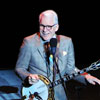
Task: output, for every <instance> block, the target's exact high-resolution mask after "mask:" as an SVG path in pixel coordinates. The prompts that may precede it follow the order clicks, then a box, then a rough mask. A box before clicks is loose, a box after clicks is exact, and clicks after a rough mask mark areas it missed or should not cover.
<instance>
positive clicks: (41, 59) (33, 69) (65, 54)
mask: <svg viewBox="0 0 100 100" xmlns="http://www.w3.org/2000/svg"><path fill="white" fill-rule="evenodd" d="M57 36H58V35H57ZM58 37H59V44H60V45H59V50H58V67H59V70H60V73H61V75H62V76H63V75H64V74H65V73H67V74H72V73H74V72H76V71H77V68H76V67H75V59H74V49H73V43H72V40H71V38H70V37H67V36H63V35H59V36H58ZM15 70H16V72H17V73H18V74H19V76H20V77H21V78H22V80H24V79H25V78H26V77H27V76H28V75H29V74H30V73H33V74H42V75H44V76H47V66H46V60H45V50H44V46H43V40H42V39H41V38H40V35H39V34H37V33H35V34H33V35H31V36H28V37H25V38H24V40H23V43H22V45H21V48H20V53H19V56H18V60H17V63H16V67H15ZM51 78H52V75H51V76H50V79H51ZM58 78H59V76H58V75H57V79H58ZM76 80H79V81H80V82H83V83H85V79H84V77H83V76H80V77H77V78H76ZM58 88H59V89H60V90H59V91H58ZM55 91H56V92H55V98H56V100H67V98H66V97H65V96H63V95H65V93H63V92H62V93H61V91H64V90H63V88H62V86H61V85H59V86H57V87H55Z"/></svg>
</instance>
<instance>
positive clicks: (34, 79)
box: [28, 74, 39, 84]
mask: <svg viewBox="0 0 100 100" xmlns="http://www.w3.org/2000/svg"><path fill="white" fill-rule="evenodd" d="M38 80H39V77H38V75H37V74H30V75H29V76H28V81H29V84H34V83H36V82H37V81H38Z"/></svg>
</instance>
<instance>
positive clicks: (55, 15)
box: [39, 10, 58, 24]
mask: <svg viewBox="0 0 100 100" xmlns="http://www.w3.org/2000/svg"><path fill="white" fill-rule="evenodd" d="M43 16H54V20H55V24H58V15H57V13H56V12H55V11H53V10H46V11H43V12H42V13H40V15H39V22H40V23H41V20H42V17H43Z"/></svg>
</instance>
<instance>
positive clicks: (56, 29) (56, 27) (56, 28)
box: [55, 24, 59, 32]
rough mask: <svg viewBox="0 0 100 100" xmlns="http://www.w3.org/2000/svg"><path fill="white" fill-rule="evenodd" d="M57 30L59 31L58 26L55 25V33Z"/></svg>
mask: <svg viewBox="0 0 100 100" xmlns="http://www.w3.org/2000/svg"><path fill="white" fill-rule="evenodd" d="M58 29H59V24H57V25H56V26H55V32H56V31H58Z"/></svg>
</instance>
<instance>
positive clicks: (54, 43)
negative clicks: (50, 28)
mask: <svg viewBox="0 0 100 100" xmlns="http://www.w3.org/2000/svg"><path fill="white" fill-rule="evenodd" d="M50 47H51V55H53V56H54V55H55V53H56V47H57V39H56V38H52V39H51V40H50Z"/></svg>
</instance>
